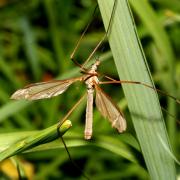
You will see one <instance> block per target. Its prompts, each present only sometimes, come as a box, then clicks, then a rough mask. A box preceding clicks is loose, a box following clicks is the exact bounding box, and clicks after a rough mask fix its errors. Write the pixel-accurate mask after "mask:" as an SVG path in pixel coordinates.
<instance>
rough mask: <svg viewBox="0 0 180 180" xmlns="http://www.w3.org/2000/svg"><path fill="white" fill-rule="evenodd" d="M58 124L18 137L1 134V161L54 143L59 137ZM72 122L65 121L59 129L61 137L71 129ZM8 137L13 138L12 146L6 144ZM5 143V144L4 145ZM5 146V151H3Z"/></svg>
mask: <svg viewBox="0 0 180 180" xmlns="http://www.w3.org/2000/svg"><path fill="white" fill-rule="evenodd" d="M57 126H58V125H57V124H55V125H53V126H51V127H49V128H47V129H44V130H41V131H38V132H27V133H26V132H24V133H23V135H22V136H21V137H20V136H17V135H15V133H14V134H13V133H12V134H10V135H8V134H1V135H0V142H2V144H1V153H0V161H2V160H4V159H5V158H8V157H10V156H13V155H16V154H19V153H21V152H23V151H25V150H28V149H30V148H33V147H36V146H38V145H40V144H44V143H48V142H50V141H53V140H55V139H57V138H58V137H59V134H58V132H57ZM71 126H72V125H71V121H69V120H67V121H65V122H64V123H63V124H62V125H61V126H60V128H59V131H60V133H61V135H63V134H64V133H65V132H66V131H67V130H68V129H69V128H70V127H71ZM6 136H12V139H11V142H13V143H12V144H9V145H7V142H6V143H5V142H4V140H5V139H6ZM3 142H4V144H3ZM3 146H4V148H5V149H4V150H3Z"/></svg>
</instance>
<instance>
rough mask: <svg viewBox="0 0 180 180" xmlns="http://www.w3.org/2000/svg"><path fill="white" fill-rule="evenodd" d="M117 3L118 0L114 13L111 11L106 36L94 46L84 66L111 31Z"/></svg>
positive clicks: (115, 2) (113, 9)
mask: <svg viewBox="0 0 180 180" xmlns="http://www.w3.org/2000/svg"><path fill="white" fill-rule="evenodd" d="M116 4H117V0H115V1H114V5H113V8H112V13H111V17H110V20H109V24H108V27H107V31H106V33H105V34H104V36H103V37H102V39H101V40H100V41H99V43H98V44H97V46H96V47H95V48H94V50H93V51H92V53H91V54H90V55H89V57H88V58H87V59H86V60H85V62H84V63H83V64H82V68H84V66H85V64H87V62H88V61H89V60H90V59H91V58H92V56H93V55H94V53H95V52H96V51H97V50H98V49H99V47H100V46H101V45H102V43H103V42H104V40H105V38H106V37H108V34H109V33H110V30H111V26H112V23H113V17H114V13H115V9H116Z"/></svg>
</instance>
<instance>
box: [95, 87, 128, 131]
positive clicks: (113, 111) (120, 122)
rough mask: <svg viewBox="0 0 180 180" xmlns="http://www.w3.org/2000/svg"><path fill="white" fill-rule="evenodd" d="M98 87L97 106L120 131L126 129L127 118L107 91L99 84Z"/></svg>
mask: <svg viewBox="0 0 180 180" xmlns="http://www.w3.org/2000/svg"><path fill="white" fill-rule="evenodd" d="M95 88H96V106H97V108H98V110H99V111H100V112H101V114H102V115H103V116H104V117H105V118H108V119H109V121H110V122H111V124H112V127H113V128H116V129H117V130H118V131H119V132H120V133H121V132H123V131H125V130H126V120H125V118H124V116H123V114H122V113H121V111H120V109H119V108H118V106H116V105H115V104H114V103H113V101H112V99H111V98H110V97H109V96H108V95H106V94H105V92H104V91H103V90H102V89H101V88H100V87H99V86H97V85H95Z"/></svg>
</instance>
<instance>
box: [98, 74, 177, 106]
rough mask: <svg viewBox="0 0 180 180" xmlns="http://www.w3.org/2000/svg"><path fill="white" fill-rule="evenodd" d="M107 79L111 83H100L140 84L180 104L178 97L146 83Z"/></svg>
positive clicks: (104, 82)
mask: <svg viewBox="0 0 180 180" xmlns="http://www.w3.org/2000/svg"><path fill="white" fill-rule="evenodd" d="M105 77H106V78H107V79H110V80H111V81H103V82H99V84H123V83H124V84H125V83H126V84H139V85H142V86H145V87H148V88H150V89H153V90H155V91H157V92H158V93H159V94H162V95H164V96H168V97H170V98H172V99H174V100H175V101H176V102H177V103H178V104H180V100H179V99H177V98H176V97H174V96H172V95H170V94H168V93H166V92H164V91H162V90H160V89H157V88H155V87H152V86H150V85H148V84H145V83H143V82H139V81H128V80H119V81H118V80H115V79H112V78H110V77H108V76H105Z"/></svg>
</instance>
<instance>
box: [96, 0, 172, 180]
mask: <svg viewBox="0 0 180 180" xmlns="http://www.w3.org/2000/svg"><path fill="white" fill-rule="evenodd" d="M113 2H114V1H113V0H109V1H106V0H99V1H98V3H99V6H100V11H101V13H102V18H103V21H104V24H105V27H106V28H107V26H108V23H109V19H110V15H111V11H112V8H110V7H112V6H113ZM109 43H110V46H111V50H112V53H113V57H114V60H115V64H116V67H117V70H118V73H119V76H120V78H121V80H132V81H140V82H144V83H146V84H149V85H151V86H153V82H152V79H151V76H150V72H149V69H148V66H147V63H146V59H145V57H144V54H143V51H141V45H140V43H139V39H138V38H137V35H136V30H135V26H134V22H133V19H132V17H131V13H130V10H129V6H128V4H127V1H126V0H121V1H118V3H117V6H116V10H115V13H114V17H113V23H112V27H111V32H110V36H109ZM122 86H123V90H124V93H125V96H126V98H127V101H128V107H129V110H130V113H131V117H132V121H133V124H134V128H135V131H136V134H137V138H138V141H139V143H140V146H141V149H142V153H143V156H144V159H145V162H146V166H147V168H148V171H149V175H150V177H151V179H153V180H156V179H158V180H160V179H162V180H164V179H175V166H174V161H173V159H172V158H171V157H170V156H169V154H168V152H167V151H166V150H165V148H164V147H163V144H162V142H161V140H160V139H162V141H163V143H165V144H166V145H167V147H169V148H170V145H169V142H168V137H167V133H166V128H165V126H164V120H163V116H162V112H161V108H160V105H159V100H158V96H157V93H156V92H155V91H153V90H151V89H148V88H145V87H142V86H140V85H135V84H123V85H122Z"/></svg>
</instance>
